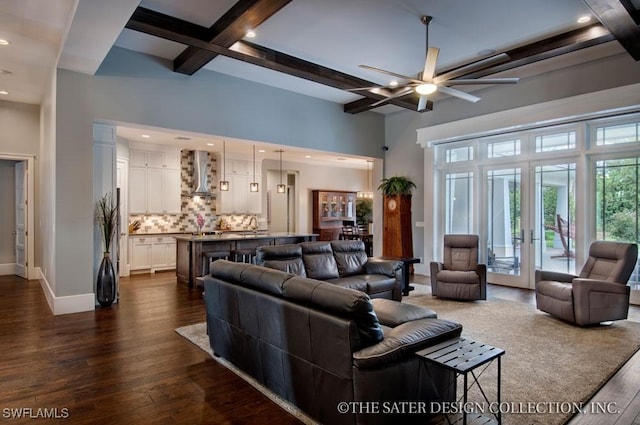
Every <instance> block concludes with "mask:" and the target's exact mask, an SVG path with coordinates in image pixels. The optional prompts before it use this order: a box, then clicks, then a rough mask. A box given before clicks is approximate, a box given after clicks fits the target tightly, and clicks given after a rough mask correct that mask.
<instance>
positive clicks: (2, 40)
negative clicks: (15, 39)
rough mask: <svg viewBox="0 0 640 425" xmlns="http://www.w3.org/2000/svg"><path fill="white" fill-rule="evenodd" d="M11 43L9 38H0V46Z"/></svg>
mask: <svg viewBox="0 0 640 425" xmlns="http://www.w3.org/2000/svg"><path fill="white" fill-rule="evenodd" d="M9 44H11V42H10V41H9V40H5V39H4V38H0V46H8V45H9Z"/></svg>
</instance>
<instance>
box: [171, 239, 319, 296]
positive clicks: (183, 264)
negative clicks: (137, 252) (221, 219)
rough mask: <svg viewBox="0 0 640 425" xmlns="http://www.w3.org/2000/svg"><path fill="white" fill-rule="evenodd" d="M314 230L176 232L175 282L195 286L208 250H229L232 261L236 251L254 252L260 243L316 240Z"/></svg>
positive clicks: (203, 269) (202, 271)
mask: <svg viewBox="0 0 640 425" xmlns="http://www.w3.org/2000/svg"><path fill="white" fill-rule="evenodd" d="M316 237H317V235H316V234H313V233H286V232H284V233H262V232H243V233H236V232H232V233H221V234H215V235H204V236H200V235H176V236H174V238H175V239H176V276H177V278H178V283H182V284H184V285H188V286H189V287H194V286H195V284H196V279H197V278H198V277H200V276H202V275H203V274H204V273H205V270H206V269H207V268H206V265H207V262H208V261H209V260H208V258H207V257H206V256H205V255H203V254H204V253H207V252H228V253H229V259H230V260H232V261H233V260H234V259H235V258H236V257H237V255H238V254H243V253H247V252H253V253H254V255H255V250H256V248H257V247H259V246H264V245H283V244H289V243H298V242H306V241H314V240H316Z"/></svg>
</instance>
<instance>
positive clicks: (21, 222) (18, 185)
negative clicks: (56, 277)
mask: <svg viewBox="0 0 640 425" xmlns="http://www.w3.org/2000/svg"><path fill="white" fill-rule="evenodd" d="M14 167H15V206H16V230H15V235H16V243H15V247H16V252H15V255H16V271H15V273H16V275H18V276H20V277H22V278H24V279H27V276H28V270H27V266H28V263H27V252H28V251H27V207H28V202H27V162H26V161H20V162H16V164H15V166H14Z"/></svg>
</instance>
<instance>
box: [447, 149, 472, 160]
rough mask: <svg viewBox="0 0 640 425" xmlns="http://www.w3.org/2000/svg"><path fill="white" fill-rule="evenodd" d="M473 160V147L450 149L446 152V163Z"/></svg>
mask: <svg viewBox="0 0 640 425" xmlns="http://www.w3.org/2000/svg"><path fill="white" fill-rule="evenodd" d="M472 160H473V146H462V147H459V148H448V149H446V151H445V161H446V162H448V163H451V162H462V161H472Z"/></svg>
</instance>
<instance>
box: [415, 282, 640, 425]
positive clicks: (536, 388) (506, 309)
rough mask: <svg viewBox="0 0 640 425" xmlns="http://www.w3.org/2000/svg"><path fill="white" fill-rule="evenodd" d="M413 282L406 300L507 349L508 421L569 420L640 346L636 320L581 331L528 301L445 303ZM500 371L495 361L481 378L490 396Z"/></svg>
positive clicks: (505, 387) (474, 336)
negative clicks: (527, 302) (414, 289)
mask: <svg viewBox="0 0 640 425" xmlns="http://www.w3.org/2000/svg"><path fill="white" fill-rule="evenodd" d="M415 286H416V291H414V292H415V293H413V292H412V295H411V296H409V297H405V298H403V302H407V303H411V304H416V305H421V306H425V307H428V308H430V309H432V310H435V311H436V312H437V313H438V317H439V318H441V319H447V320H453V321H456V322H459V323H461V324H462V325H463V331H462V335H463V336H465V337H468V338H471V339H474V340H477V341H480V342H483V343H486V344H489V345H492V346H494V347H499V348H502V349H504V350H505V355H504V356H503V357H502V389H501V393H502V401H503V402H505V403H503V405H502V406H503V409H504V411H505V412H506V415H503V419H504V420H503V423H506V424H517V425H520V424H523V425H524V424H527V425H528V424H550V425H556V424H563V423H565V422H566V421H567V420H568V419H570V418H571V417H572V416H573V415H574V414H580V411H581V410H580V409H581V408H584V409H587V408H588V400H589V399H590V398H591V397H592V396H593V395H594V394H595V393H596V392H597V391H598V390H599V389H600V388H601V387H602V386H603V385H604V384H605V383H606V382H607V381H608V380H609V378H610V377H611V376H613V375H614V374H615V373H616V371H617V370H618V369H619V368H620V367H622V365H624V363H625V362H626V361H627V360H628V359H629V358H630V357H631V356H633V354H634V353H635V352H636V351H637V350H638V349H639V348H640V323H637V322H631V321H627V320H622V321H616V322H613V324H612V325H610V326H596V327H588V328H581V327H577V326H573V325H571V324H568V323H565V322H562V321H560V320H558V319H555V318H553V317H551V316H550V315H548V314H547V313H544V312H541V311H539V310H537V309H536V307H535V306H533V305H530V304H526V303H519V302H515V301H508V300H503V299H499V298H490V299H488V300H486V301H474V302H463V301H453V300H443V299H440V298H434V297H432V296H431V295H430V294H428V292H429V291H428V288H429V287H428V286H426V287H425V286H424V285H415ZM424 288H427V289H426V290H425V289H424ZM495 370H496V368H495V365H492V366H490V367H489V368H487V370H486V372H485V375H484V376H483V377H482V378H481V384H482V388H483V390H485V391H486V392H487V393H488V395H489V396H490V399H491V397H494V396H495V382H496V371H495ZM460 386H461V385H460V384H459V387H460ZM470 397H471V396H470ZM474 397H478V394H475V395H474ZM479 397H482V396H481V395H479ZM474 399H476V400H477V398H474ZM481 400H483V399H481ZM611 402H615V400H611ZM603 419H606V418H603ZM602 423H604V422H602Z"/></svg>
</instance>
